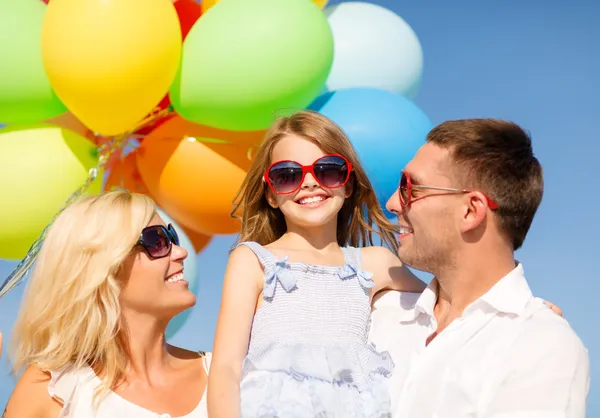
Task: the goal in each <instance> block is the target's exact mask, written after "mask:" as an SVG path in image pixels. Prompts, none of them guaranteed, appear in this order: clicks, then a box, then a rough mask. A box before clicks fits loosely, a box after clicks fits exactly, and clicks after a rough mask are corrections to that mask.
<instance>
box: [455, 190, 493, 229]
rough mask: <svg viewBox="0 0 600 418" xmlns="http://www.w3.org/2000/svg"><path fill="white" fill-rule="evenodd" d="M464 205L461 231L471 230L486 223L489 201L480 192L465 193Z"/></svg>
mask: <svg viewBox="0 0 600 418" xmlns="http://www.w3.org/2000/svg"><path fill="white" fill-rule="evenodd" d="M464 202H465V205H464V206H463V213H462V222H461V232H463V233H464V232H469V231H473V230H475V229H477V228H479V227H480V226H481V225H482V224H483V223H485V221H486V219H487V215H488V203H487V199H486V198H485V196H484V195H483V194H482V193H480V192H470V193H467V194H466V195H465V200H464Z"/></svg>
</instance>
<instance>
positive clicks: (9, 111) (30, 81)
mask: <svg viewBox="0 0 600 418" xmlns="http://www.w3.org/2000/svg"><path fill="white" fill-rule="evenodd" d="M44 13H46V5H45V4H44V3H43V2H42V1H41V0H0V61H1V62H2V64H0V122H1V123H6V124H22V123H33V122H39V121H43V120H46V119H50V118H53V117H55V116H58V115H60V114H61V113H64V112H65V111H66V110H67V109H66V108H65V106H64V105H63V104H62V103H61V102H60V100H59V99H58V97H57V96H56V94H54V91H53V90H52V88H51V87H50V82H49V81H48V78H47V77H46V72H45V71H44V65H43V63H42V52H41V39H42V21H43V20H44Z"/></svg>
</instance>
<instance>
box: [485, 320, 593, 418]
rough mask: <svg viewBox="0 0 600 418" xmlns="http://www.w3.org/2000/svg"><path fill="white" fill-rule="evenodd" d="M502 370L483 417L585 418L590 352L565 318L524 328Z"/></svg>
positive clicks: (536, 323) (533, 322)
mask: <svg viewBox="0 0 600 418" xmlns="http://www.w3.org/2000/svg"><path fill="white" fill-rule="evenodd" d="M550 315H551V316H553V317H551V316H550ZM502 367H503V368H504V372H503V374H502V378H501V379H500V380H499V384H498V386H496V387H495V388H494V389H493V390H492V393H491V399H490V402H489V403H488V405H487V408H486V411H485V414H484V415H483V416H484V417H485V418H585V416H586V414H585V412H586V401H587V395H588V391H589V382H590V364H589V357H588V352H587V350H586V348H585V347H584V346H583V344H582V342H581V340H580V339H579V338H578V337H577V335H576V334H575V332H574V331H573V330H572V329H571V328H570V326H569V325H568V323H567V322H566V321H565V320H564V319H562V318H559V317H558V316H556V315H555V314H554V313H551V312H548V313H545V314H544V315H543V318H539V319H534V320H532V321H531V323H530V324H525V326H524V327H523V330H522V332H521V333H520V335H519V336H518V337H517V339H516V340H515V341H514V343H513V344H512V347H511V349H510V351H509V353H508V356H506V357H505V358H504V360H503V365H502Z"/></svg>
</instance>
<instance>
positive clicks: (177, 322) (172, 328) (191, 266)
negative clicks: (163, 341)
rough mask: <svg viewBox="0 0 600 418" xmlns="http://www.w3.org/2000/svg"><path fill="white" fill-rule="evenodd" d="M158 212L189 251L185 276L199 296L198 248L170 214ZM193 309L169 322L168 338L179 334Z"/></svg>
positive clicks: (184, 267)
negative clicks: (195, 247) (171, 226)
mask: <svg viewBox="0 0 600 418" xmlns="http://www.w3.org/2000/svg"><path fill="white" fill-rule="evenodd" d="M156 212H157V213H158V215H159V216H160V217H161V218H162V220H163V221H165V223H166V224H167V225H168V224H172V225H173V227H174V228H175V230H176V231H177V235H178V236H179V244H180V245H181V246H182V247H183V248H185V250H186V251H187V252H188V256H187V258H186V259H185V260H183V278H184V279H185V280H187V282H188V283H189V289H190V290H191V291H192V292H193V293H194V295H196V296H198V288H199V285H200V281H199V280H198V270H197V263H196V250H195V249H194V245H193V244H192V241H191V240H190V239H189V238H188V236H187V235H186V234H185V232H183V229H181V228H180V227H179V225H177V223H176V222H175V221H174V220H173V219H172V218H171V217H170V216H169V215H167V214H166V213H165V212H164V211H163V210H160V209H157V210H156ZM192 309H193V308H190V309H186V310H185V311H183V312H181V313H180V314H179V315H177V316H176V317H175V318H173V319H172V320H171V322H169V325H168V326H167V335H166V337H167V339H168V340H169V339H171V338H173V336H174V335H175V334H177V332H178V331H179V330H180V329H181V328H182V327H183V325H184V324H185V323H186V321H187V320H188V318H189V316H190V314H191V313H192Z"/></svg>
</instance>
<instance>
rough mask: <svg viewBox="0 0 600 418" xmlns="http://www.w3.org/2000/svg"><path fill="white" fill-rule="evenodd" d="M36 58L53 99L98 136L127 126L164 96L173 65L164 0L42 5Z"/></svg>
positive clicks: (174, 37)
mask: <svg viewBox="0 0 600 418" xmlns="http://www.w3.org/2000/svg"><path fill="white" fill-rule="evenodd" d="M47 9H48V10H47V12H46V17H45V19H44V24H43V27H42V58H43V62H44V67H45V69H46V73H47V74H48V78H49V79H50V83H51V85H52V87H53V88H54V90H55V91H56V94H57V95H58V97H60V99H61V100H62V101H63V103H65V104H66V105H67V107H68V108H69V109H70V110H71V112H72V113H73V114H74V115H75V116H76V117H77V118H78V119H79V120H80V121H81V122H83V124H84V125H85V126H87V127H88V128H89V129H91V130H93V131H94V132H97V133H100V134H102V135H105V136H111V135H118V134H122V133H124V132H127V131H129V130H131V129H133V128H134V127H135V125H136V124H137V123H139V122H140V121H141V119H143V118H144V116H145V115H146V114H147V113H148V112H150V111H151V110H152V109H153V108H154V107H155V106H156V105H157V104H158V103H159V102H160V100H161V99H162V98H163V97H164V96H165V94H166V92H167V91H168V89H169V86H170V85H171V83H172V81H173V79H174V76H175V73H176V72H177V67H178V66H179V61H180V58H181V29H180V25H179V19H178V18H177V13H176V12H175V8H174V7H173V4H172V3H171V2H170V1H169V0H127V1H121V0H86V1H81V0H60V1H51V2H49V4H48V6H47Z"/></svg>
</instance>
